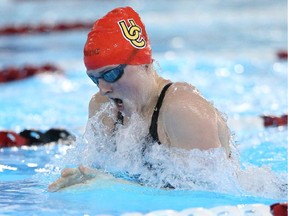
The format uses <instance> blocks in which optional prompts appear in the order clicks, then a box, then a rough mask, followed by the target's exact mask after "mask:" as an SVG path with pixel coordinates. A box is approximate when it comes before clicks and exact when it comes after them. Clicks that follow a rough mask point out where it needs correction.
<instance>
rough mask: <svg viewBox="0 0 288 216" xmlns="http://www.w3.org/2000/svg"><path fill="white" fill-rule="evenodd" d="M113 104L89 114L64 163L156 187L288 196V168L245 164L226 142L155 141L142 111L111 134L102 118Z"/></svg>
mask: <svg viewBox="0 0 288 216" xmlns="http://www.w3.org/2000/svg"><path fill="white" fill-rule="evenodd" d="M107 110H108V111H109V110H110V111H111V109H110V107H109V105H107V106H105V107H103V109H102V112H98V113H97V114H96V115H95V116H94V117H93V118H91V119H90V120H89V122H88V124H87V129H86V132H85V135H84V136H83V137H82V138H78V140H77V142H76V146H75V147H74V148H72V149H70V150H69V151H68V154H67V156H66V160H65V162H64V163H66V164H75V165H78V164H83V165H86V166H92V167H95V168H97V169H101V170H104V171H106V172H109V173H112V174H114V175H115V176H117V177H119V176H120V177H122V178H125V179H129V180H133V181H136V182H138V183H140V184H144V185H147V186H151V187H156V188H163V187H164V188H165V187H167V186H168V187H169V186H173V187H174V188H175V189H180V190H205V191H214V192H220V193H229V194H238V195H252V196H260V197H265V198H275V199H285V198H286V194H287V184H286V180H285V179H287V174H281V175H280V174H279V175H276V174H275V173H273V172H272V170H271V169H269V168H267V167H253V166H251V165H249V166H247V167H244V166H243V165H241V164H240V163H239V157H238V156H237V151H236V150H235V149H232V152H233V154H232V158H227V156H226V154H225V150H224V149H223V148H217V149H211V150H208V151H201V150H198V149H194V150H190V151H188V150H184V149H177V148H169V147H167V145H163V144H162V145H158V144H157V143H151V142H150V143H149V142H147V140H146V139H145V138H143V137H145V135H146V134H147V133H148V132H147V128H148V126H147V124H145V122H144V121H143V119H141V117H140V116H138V115H136V114H135V115H133V116H132V117H131V119H130V122H131V123H130V124H129V125H128V126H126V127H124V126H119V127H118V130H117V132H115V133H114V134H113V136H110V135H108V134H107V128H106V129H105V128H103V125H102V124H101V123H99V122H101V116H102V114H103V113H104V112H107ZM144 145H145V146H146V148H145V151H143V146H144Z"/></svg>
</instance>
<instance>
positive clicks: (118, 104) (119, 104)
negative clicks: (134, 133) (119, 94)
mask: <svg viewBox="0 0 288 216" xmlns="http://www.w3.org/2000/svg"><path fill="white" fill-rule="evenodd" d="M111 99H112V100H113V101H114V103H115V105H116V107H117V108H118V110H119V111H122V110H123V109H124V106H123V101H122V100H121V99H119V98H111Z"/></svg>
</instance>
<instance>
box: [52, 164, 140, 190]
mask: <svg viewBox="0 0 288 216" xmlns="http://www.w3.org/2000/svg"><path fill="white" fill-rule="evenodd" d="M93 179H94V180H97V179H98V180H100V179H105V181H106V180H111V181H116V182H118V183H123V184H135V183H133V182H130V181H127V180H124V179H119V178H115V177H114V176H113V175H111V174H108V173H105V172H102V171H100V170H97V169H93V168H89V167H85V166H79V167H78V168H65V169H63V170H62V172H61V176H60V177H59V178H58V179H57V180H56V181H55V182H53V183H52V184H50V185H49V186H48V191H49V192H56V191H59V190H62V189H65V188H68V187H71V186H74V185H79V184H83V183H86V182H87V181H89V180H93Z"/></svg>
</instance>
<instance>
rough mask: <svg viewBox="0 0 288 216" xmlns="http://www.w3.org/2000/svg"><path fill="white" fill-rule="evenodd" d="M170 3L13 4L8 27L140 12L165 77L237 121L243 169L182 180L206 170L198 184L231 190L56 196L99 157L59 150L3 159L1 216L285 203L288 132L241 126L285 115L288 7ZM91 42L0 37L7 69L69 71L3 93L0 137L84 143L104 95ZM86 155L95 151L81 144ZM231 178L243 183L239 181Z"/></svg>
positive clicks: (60, 35)
mask: <svg viewBox="0 0 288 216" xmlns="http://www.w3.org/2000/svg"><path fill="white" fill-rule="evenodd" d="M163 2H164V1H163ZM163 2H160V1H157V3H156V2H154V1H144V0H143V1H137V2H133V1H123V2H116V1H112V2H102V1H86V2H85V4H83V2H82V1H76V0H74V1H65V0H63V1H59V2H58V3H51V2H49V1H43V2H35V1H12V0H11V1H10V0H6V1H1V3H0V14H1V16H2V17H3V18H2V19H1V20H0V24H1V25H7V24H18V25H20V24H24V23H32V24H38V23H41V22H51V23H53V22H54V23H57V22H60V21H67V22H73V21H76V20H88V21H89V20H94V19H96V18H98V17H100V16H102V15H103V14H105V13H106V12H107V11H109V10H110V9H112V8H114V7H116V6H121V5H131V6H132V7H134V8H135V10H137V11H139V13H140V15H141V16H142V17H143V20H144V22H145V23H146V28H147V31H148V33H149V35H150V39H151V43H152V47H153V50H154V58H155V59H156V60H157V61H158V62H159V65H160V67H161V68H159V69H158V70H161V74H162V75H163V76H165V77H167V78H170V79H172V80H173V81H187V82H191V83H192V84H194V85H195V86H197V88H198V89H199V90H200V91H201V92H202V93H203V95H204V96H205V97H206V98H208V100H210V101H213V103H214V104H215V106H216V107H218V108H219V109H220V110H221V111H222V112H224V113H225V114H226V115H227V117H228V119H233V120H236V122H238V123H236V124H233V125H231V127H232V126H233V127H232V130H233V131H234V134H235V139H236V140H237V141H236V145H237V148H238V150H239V160H240V168H239V169H240V171H239V170H238V167H237V166H238V165H237V164H236V165H235V164H233V163H231V164H228V165H227V164H226V165H225V164H213V167H212V168H213V169H212V168H211V170H210V172H209V170H206V171H207V172H206V173H201V172H200V171H199V169H200V168H201V167H200V168H199V166H198V167H195V166H193V163H192V165H191V167H189V169H190V170H189V169H188V171H189V172H187V173H184V175H183V176H184V177H186V176H188V175H189V173H193V172H192V171H195V170H197V172H196V171H195V175H196V176H197V175H202V174H206V175H207V176H209V177H211V178H213V179H215V180H216V179H222V180H223V181H222V182H221V181H220V182H217V183H216V186H215V185H208V184H203V185H201V184H197V185H196V186H195V185H191V187H190V188H188V189H187V188H185V189H182V190H181V189H177V190H160V189H158V188H157V187H151V186H138V185H134V184H126V183H123V182H121V181H119V180H115V179H114V178H108V179H99V180H97V181H93V182H91V183H90V184H86V185H81V186H79V187H73V188H71V189H69V190H64V191H61V192H59V193H48V192H47V189H46V188H47V185H48V184H49V183H50V182H52V181H53V180H54V179H55V178H56V177H57V176H58V167H60V168H62V167H64V166H67V165H68V166H75V165H77V164H78V163H79V162H82V163H90V161H89V160H90V159H91V155H90V157H89V156H88V155H85V156H86V157H85V159H83V158H82V159H81V158H77V157H74V155H73V149H72V150H70V155H68V156H67V155H66V156H64V155H65V153H66V152H67V151H68V150H69V147H68V146H65V145H61V144H59V145H58V144H56V145H49V146H40V147H23V148H21V149H17V148H7V149H1V150H0V172H1V175H0V209H1V210H0V211H1V214H4V215H5V214H6V215H16V214H20V213H21V215H31V214H35V215H39V214H41V215H46V214H47V215H48V214H49V215H50V214H55V215H67V214H71V215H84V214H86V215H95V214H111V215H119V214H124V213H129V212H139V213H148V212H151V211H156V210H165V209H171V210H175V211H182V210H184V209H188V208H198V207H203V208H208V209H209V208H214V207H217V206H224V205H230V206H235V205H242V204H264V205H270V204H272V203H275V202H281V201H286V202H287V194H285V193H284V194H283V193H281V190H278V189H279V188H277V186H279V185H281V182H282V183H283V182H285V181H286V179H287V169H288V167H287V128H286V127H279V128H261V127H258V126H257V125H256V124H255V121H251V120H250V121H249V123H248V124H247V123H245V122H244V121H243V119H252V120H253V119H255V118H257V117H259V116H260V115H263V114H272V115H281V114H283V113H286V112H287V86H286V85H287V62H285V61H280V60H278V59H277V58H276V55H275V54H276V52H277V51H278V50H280V49H286V48H287V41H286V38H287V26H286V18H285V17H286V14H285V13H286V11H285V1H277V2H276V3H275V2H272V1H268V0H265V1H263V0H262V1H260V0H259V1H253V3H251V2H250V1H248V0H247V1H240V0H236V1H233V2H231V1H221V2H220V1H212V0H207V1H203V2H201V4H200V3H199V2H197V1H184V0H182V1H177V2H176V1H168V3H167V2H166V1H165V2H166V3H165V4H164V5H163ZM16 3H17V4H16ZM63 8H65V12H64V11H63ZM91 8H92V10H91ZM11 11H12V12H11ZM167 14H169V15H167ZM268 14H269V16H268ZM86 34H87V31H71V32H57V33H49V34H39V35H37V34H36V35H20V36H19V35H16V36H0V37H1V38H0V59H1V61H0V64H1V66H2V67H4V66H7V65H14V66H18V65H23V64H25V63H31V64H35V65H37V64H42V63H46V62H52V63H54V64H57V65H59V67H61V68H62V69H63V71H64V75H61V74H60V75H55V74H41V75H38V76H35V77H33V78H29V79H26V80H22V81H17V82H11V83H6V84H1V85H0V97H1V98H0V100H1V106H0V129H11V130H15V131H20V130H22V129H25V128H37V129H41V130H46V129H49V128H51V127H62V128H66V129H67V130H68V131H71V132H72V133H73V134H75V135H76V136H78V137H79V140H80V141H79V143H81V135H82V134H83V128H84V127H85V124H86V121H87V111H88V110H87V104H88V101H89V99H90V97H91V95H93V93H94V92H95V91H97V88H96V87H95V86H94V85H93V84H92V82H91V81H90V80H89V79H88V77H87V76H86V75H85V73H84V71H85V70H84V65H83V63H82V49H83V44H84V42H85V40H86ZM77 150H79V151H80V150H82V151H83V152H84V153H85V152H87V149H85V147H83V146H81V145H79V147H78V149H77ZM160 150H161V149H157V150H155V153H156V152H157V151H160ZM71 152H72V153H71ZM95 154H97V153H95ZM217 154H221V152H212V153H211V154H209V155H208V156H207V155H205V154H204V153H203V154H201V153H199V154H198V153H197V152H196V153H195V152H193V153H192V156H193V157H194V159H192V162H194V164H195V163H197V162H199V161H201V160H206V159H207V161H208V162H210V159H213V157H216V156H217ZM199 155H200V156H199ZM106 156H107V155H106ZM188 156H191V155H188ZM95 157H96V155H95ZM102 157H103V156H102ZM107 157H108V156H107ZM197 157H198V159H199V160H197ZM195 158H196V159H195ZM92 159H93V158H92ZM113 160H114V161H113ZM98 162H99V161H98ZM122 162H123V161H121V159H120V158H108V159H107V163H106V164H105V166H106V167H105V168H106V169H107V170H111V169H113V167H115V165H119V166H120V165H123V166H128V165H130V164H123V163H122ZM130 162H131V161H130ZM134 162H135V161H134ZM115 163H116V164H115ZM176 164H177V163H176ZM234 166H236V168H235V167H234ZM137 171H139V170H137ZM181 171H183V170H181ZM183 172H185V170H184V171H183ZM223 173H224V174H225V175H226V177H223V176H222V175H223ZM233 173H237V174H238V175H241V174H242V178H236V177H235V176H234V175H233ZM193 174H194V173H193ZM148 177H149V176H148ZM152 180H153V179H152ZM181 180H183V179H181ZM275 181H276V182H275ZM179 182H180V180H179ZM148 183H151V184H152V183H153V182H152V181H151V182H148ZM148 185H149V184H148ZM250 213H251V212H250Z"/></svg>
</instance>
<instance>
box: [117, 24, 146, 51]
mask: <svg viewBox="0 0 288 216" xmlns="http://www.w3.org/2000/svg"><path fill="white" fill-rule="evenodd" d="M128 21H129V23H130V26H129V27H128V26H127V24H126V22H125V20H121V21H119V22H118V24H119V26H120V29H121V31H122V34H123V36H124V38H125V39H126V40H128V41H129V42H130V43H131V45H132V46H134V47H135V48H137V49H143V48H144V47H145V46H146V41H145V40H144V38H142V37H141V33H142V29H141V27H140V26H138V25H136V23H135V21H134V20H133V19H129V20H128Z"/></svg>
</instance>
